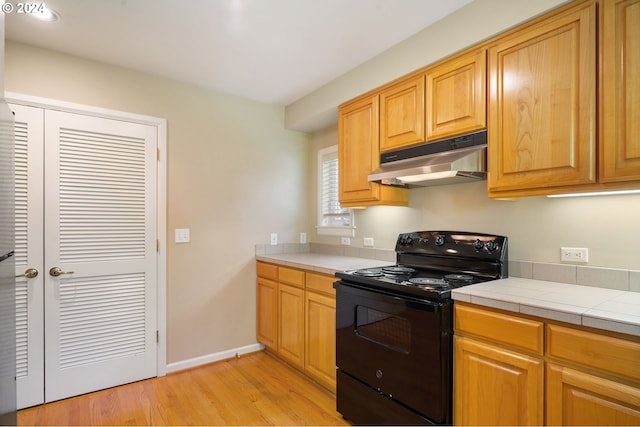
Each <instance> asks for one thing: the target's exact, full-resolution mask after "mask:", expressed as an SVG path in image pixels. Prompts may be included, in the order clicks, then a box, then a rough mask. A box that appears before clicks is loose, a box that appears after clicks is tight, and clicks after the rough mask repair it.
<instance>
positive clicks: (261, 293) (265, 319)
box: [256, 277, 278, 351]
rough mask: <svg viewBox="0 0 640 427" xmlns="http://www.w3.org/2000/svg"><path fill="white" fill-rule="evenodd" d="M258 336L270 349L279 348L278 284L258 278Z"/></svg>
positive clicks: (275, 349)
mask: <svg viewBox="0 0 640 427" xmlns="http://www.w3.org/2000/svg"><path fill="white" fill-rule="evenodd" d="M256 299H257V309H256V335H257V338H258V341H259V342H261V343H262V344H264V345H265V346H266V347H267V348H268V349H270V350H272V351H277V348H278V283H277V282H274V281H273V280H269V279H265V278H264V277H258V279H257V281H256Z"/></svg>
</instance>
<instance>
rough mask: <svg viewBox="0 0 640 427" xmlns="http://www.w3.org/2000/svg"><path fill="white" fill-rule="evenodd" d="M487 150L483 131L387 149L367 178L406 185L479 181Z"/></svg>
mask: <svg viewBox="0 0 640 427" xmlns="http://www.w3.org/2000/svg"><path fill="white" fill-rule="evenodd" d="M486 153H487V131H486V130H482V131H479V132H474V133H469V134H466V135H460V136H456V137H452V138H447V139H441V140H438V141H433V142H428V143H425V144H421V145H416V146H413V147H409V148H403V149H400V150H394V151H387V152H385V153H382V154H380V167H379V168H378V169H376V170H374V171H373V172H371V174H369V181H373V182H378V183H380V184H384V185H393V186H399V187H406V188H412V187H429V186H433V185H444V184H457V183H461V182H468V181H478V180H482V179H486V177H487V155H486Z"/></svg>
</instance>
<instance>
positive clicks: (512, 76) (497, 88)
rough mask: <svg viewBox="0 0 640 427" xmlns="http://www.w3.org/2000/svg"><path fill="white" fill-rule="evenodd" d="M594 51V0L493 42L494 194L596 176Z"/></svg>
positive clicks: (540, 190) (522, 193)
mask: <svg viewBox="0 0 640 427" xmlns="http://www.w3.org/2000/svg"><path fill="white" fill-rule="evenodd" d="M595 54H596V13H595V3H594V2H589V3H584V4H581V5H580V6H579V7H577V8H573V9H570V10H567V11H565V12H563V13H561V14H559V15H553V16H551V17H550V18H548V19H546V20H544V21H541V22H539V23H538V24H536V25H534V26H532V27H527V28H525V29H524V30H522V31H518V32H515V33H512V34H511V35H509V36H507V37H505V38H504V39H501V40H499V41H498V42H497V43H496V44H495V45H493V46H491V47H490V48H489V54H488V55H489V94H490V100H489V107H490V109H489V110H490V111H489V117H490V120H489V156H488V157H489V177H488V178H489V193H490V195H491V196H498V197H499V196H500V195H505V194H504V193H503V194H500V193H499V192H501V191H511V194H510V195H513V196H526V195H536V194H538V195H539V194H549V193H550V192H551V191H549V188H550V187H551V188H553V187H563V186H575V185H578V184H587V183H593V182H595V143H596V120H595V119H596V117H595V116H596V114H595V113H596V110H595V106H596V93H595V92H596V91H595V88H596V57H595ZM535 189H537V190H538V191H533V190H535Z"/></svg>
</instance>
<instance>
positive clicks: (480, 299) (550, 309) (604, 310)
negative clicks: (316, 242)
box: [256, 252, 640, 336]
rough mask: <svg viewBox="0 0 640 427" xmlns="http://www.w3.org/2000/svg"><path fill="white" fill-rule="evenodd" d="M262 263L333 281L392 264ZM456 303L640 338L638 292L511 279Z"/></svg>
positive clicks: (290, 257)
mask: <svg viewBox="0 0 640 427" xmlns="http://www.w3.org/2000/svg"><path fill="white" fill-rule="evenodd" d="M256 259H257V260H258V261H264V262H271V263H275V264H279V265H285V266H288V267H293V268H300V269H303V270H309V271H316V272H319V273H323V274H329V275H333V274H335V272H336V271H343V270H355V269H359V268H371V267H382V266H385V265H391V264H393V262H389V261H380V260H375V259H369V258H358V257H349V256H343V255H328V254H320V253H312V252H302V253H286V254H264V255H256ZM451 294H452V296H453V299H454V300H456V301H464V302H469V303H473V304H478V305H483V306H487V307H494V308H499V309H503V310H508V311H513V312H516V313H522V314H528V315H532V316H538V317H542V318H546V319H552V320H557V321H561V322H567V323H572V324H575V325H584V326H590V327H594V328H598V329H603V330H608V331H615V332H621V333H625V334H630V335H636V336H640V292H632V291H621V290H615V289H605V288H598V287H594V286H582V285H573V284H567V283H559V282H548V281H543V280H533V279H525V278H520V277H509V278H507V279H500V280H494V281H491V282H486V283H480V284H477V285H471V286H465V287H463V288H458V289H455V290H453V291H452V293H451Z"/></svg>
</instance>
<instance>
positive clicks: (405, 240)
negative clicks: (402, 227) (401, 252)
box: [398, 235, 413, 246]
mask: <svg viewBox="0 0 640 427" xmlns="http://www.w3.org/2000/svg"><path fill="white" fill-rule="evenodd" d="M398 243H400V246H411V244H412V243H413V238H412V237H411V236H409V235H404V236H401V237H400V239H399V240H398Z"/></svg>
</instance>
